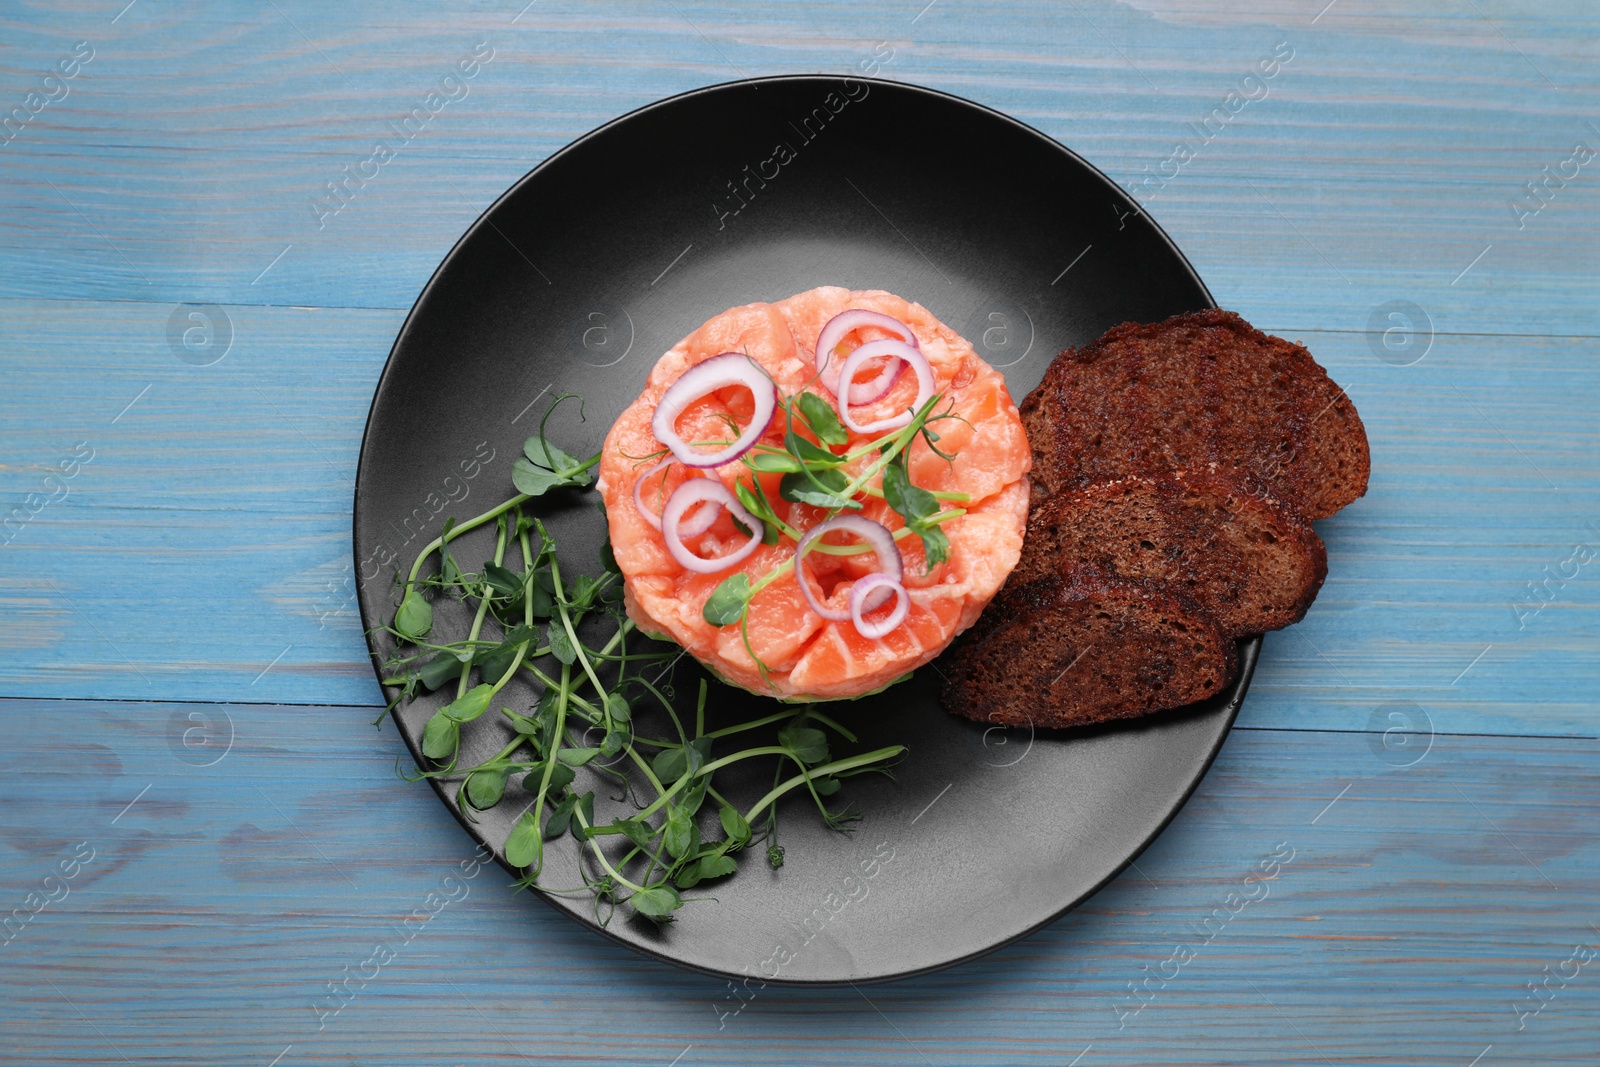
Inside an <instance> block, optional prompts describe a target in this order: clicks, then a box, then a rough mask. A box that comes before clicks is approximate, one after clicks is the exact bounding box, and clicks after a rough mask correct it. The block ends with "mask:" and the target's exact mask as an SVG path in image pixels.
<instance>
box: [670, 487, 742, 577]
mask: <svg viewBox="0 0 1600 1067" xmlns="http://www.w3.org/2000/svg"><path fill="white" fill-rule="evenodd" d="M701 501H712V502H714V503H716V504H720V505H721V506H722V507H724V508H726V509H727V511H728V514H729V515H732V516H733V517H734V518H736V519H738V520H739V522H740V523H741V524H742V525H743V526H744V527H745V528H746V529H748V530H749V531H750V540H748V541H746V542H745V543H744V544H743V545H740V546H739V547H738V548H736V549H734V550H733V551H732V552H730V553H728V554H727V555H726V556H718V557H717V558H716V559H704V558H702V557H700V556H697V555H695V554H694V553H693V552H691V551H689V546H688V545H685V544H684V543H683V535H684V524H683V515H684V512H686V511H688V510H689V509H690V508H692V507H694V506H695V505H696V504H699V503H700V502H701ZM766 529H767V528H766V525H765V524H764V523H762V521H761V520H760V519H758V518H756V517H755V516H754V515H752V514H750V513H749V512H748V511H746V510H745V508H744V505H743V504H741V503H739V499H738V498H737V497H736V496H734V495H733V493H732V491H731V490H729V489H728V487H727V486H725V485H723V484H722V479H720V478H690V479H689V480H688V481H686V482H684V483H683V484H682V485H680V486H678V488H676V489H674V490H673V491H672V495H671V496H669V497H667V506H666V507H664V508H662V509H661V536H662V538H663V539H664V540H665V541H666V542H667V551H668V552H670V553H672V558H673V559H675V560H677V561H678V562H679V563H680V564H681V565H682V566H683V568H684V569H685V570H691V571H694V572H695V573H696V574H716V573H717V572H718V571H725V570H727V569H728V568H729V567H731V566H733V565H734V564H735V563H739V562H741V561H742V560H743V559H744V558H745V557H746V556H748V555H750V553H752V552H754V551H755V550H756V548H757V547H759V546H760V544H761V537H762V535H763V534H764V533H766Z"/></svg>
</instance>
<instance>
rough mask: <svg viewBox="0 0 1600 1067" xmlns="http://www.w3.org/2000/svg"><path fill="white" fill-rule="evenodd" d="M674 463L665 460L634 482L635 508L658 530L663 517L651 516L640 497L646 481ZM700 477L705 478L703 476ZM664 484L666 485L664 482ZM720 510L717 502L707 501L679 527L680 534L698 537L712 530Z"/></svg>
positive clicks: (642, 498)
mask: <svg viewBox="0 0 1600 1067" xmlns="http://www.w3.org/2000/svg"><path fill="white" fill-rule="evenodd" d="M674 462H676V461H675V460H672V459H664V460H662V461H661V462H660V463H657V464H656V465H655V466H654V467H651V468H650V469H649V470H647V471H645V472H644V473H643V474H641V475H639V476H638V477H637V478H635V479H634V480H633V506H634V507H636V508H638V509H639V514H640V515H641V516H643V518H644V521H645V522H648V523H649V524H650V525H651V526H654V527H655V528H656V529H658V530H659V529H661V517H660V516H658V515H652V514H650V509H649V508H647V507H645V506H644V497H643V496H641V495H640V492H641V490H643V489H644V483H645V479H647V478H649V477H650V476H651V475H652V474H654V473H655V472H656V471H658V470H662V469H664V468H665V467H666V466H667V465H668V464H670V463H674ZM700 477H703V475H701V476H700ZM662 484H663V485H665V484H666V483H665V481H664V480H663V483H662ZM670 496H671V494H668V497H669V499H670ZM720 510H721V509H720V508H719V507H718V506H717V504H716V501H713V500H708V501H706V502H705V503H704V504H701V505H700V510H699V511H696V512H695V513H694V514H693V515H691V516H689V518H688V519H687V520H685V521H684V522H683V523H682V524H681V525H679V527H678V533H679V534H680V535H682V536H684V537H696V536H698V535H700V534H703V533H705V532H706V531H707V530H709V529H711V524H712V523H714V522H716V521H717V512H718V511H720Z"/></svg>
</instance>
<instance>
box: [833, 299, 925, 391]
mask: <svg viewBox="0 0 1600 1067" xmlns="http://www.w3.org/2000/svg"><path fill="white" fill-rule="evenodd" d="M863 326H876V327H878V328H879V329H880V330H887V331H889V332H890V333H892V334H895V335H897V336H898V337H899V338H900V340H901V341H903V342H905V343H906V344H908V345H910V346H912V347H913V348H915V347H916V345H917V335H916V334H914V333H912V332H911V327H909V326H907V325H906V324H905V323H903V322H901V321H900V320H899V319H897V318H894V317H893V316H891V315H885V314H883V312H881V311H868V310H867V309H866V308H852V309H850V310H849V311H841V312H839V314H837V315H835V316H834V317H833V318H831V319H829V320H828V322H827V324H826V325H825V326H823V327H822V332H821V333H819V334H818V335H817V352H816V363H817V375H818V378H819V380H820V381H821V382H822V387H823V388H824V389H826V390H827V391H828V392H830V393H832V394H833V395H834V396H838V395H839V377H840V367H841V366H842V362H841V361H840V360H837V359H834V358H833V355H834V352H833V350H834V349H836V348H838V347H839V342H840V341H843V340H844V339H845V335H846V334H848V333H850V331H852V330H859V329H860V328H861V327H863ZM904 370H905V368H904V367H903V366H901V365H900V364H899V363H898V361H896V360H890V361H889V362H888V363H886V364H885V365H884V366H883V367H882V368H881V369H880V370H879V371H878V376H877V377H876V378H873V379H872V380H871V381H867V382H861V383H859V384H857V385H856V387H855V388H856V390H857V391H859V392H860V393H861V395H862V396H863V397H864V398H865V399H858V400H857V401H856V402H857V403H860V404H864V403H866V402H867V401H868V400H876V399H877V398H878V397H880V396H882V395H883V394H884V393H887V392H888V391H889V388H890V387H891V386H893V385H894V383H895V381H896V380H898V379H899V377H900V375H901V374H902V373H904ZM848 380H849V379H846V381H848Z"/></svg>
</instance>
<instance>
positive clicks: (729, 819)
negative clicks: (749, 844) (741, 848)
mask: <svg viewBox="0 0 1600 1067" xmlns="http://www.w3.org/2000/svg"><path fill="white" fill-rule="evenodd" d="M721 814H722V829H723V831H724V832H725V833H727V835H728V840H729V841H734V842H737V843H738V844H741V845H742V844H744V843H745V842H746V841H748V840H750V824H749V823H748V822H746V821H745V818H744V816H743V815H741V814H739V809H737V808H734V807H730V806H729V805H727V804H724V805H723V806H722V813H721Z"/></svg>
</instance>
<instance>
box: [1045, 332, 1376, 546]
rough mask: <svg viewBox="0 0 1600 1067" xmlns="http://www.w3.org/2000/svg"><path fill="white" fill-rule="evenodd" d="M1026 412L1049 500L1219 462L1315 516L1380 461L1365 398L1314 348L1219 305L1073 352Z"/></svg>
mask: <svg viewBox="0 0 1600 1067" xmlns="http://www.w3.org/2000/svg"><path fill="white" fill-rule="evenodd" d="M1022 412H1023V425H1024V426H1025V427H1026V429H1027V432H1028V439H1029V441H1030V442H1031V443H1032V445H1033V451H1034V468H1033V479H1034V487H1035V493H1036V495H1037V498H1039V499H1042V498H1044V497H1047V496H1050V495H1052V494H1054V493H1057V492H1062V491H1070V490H1072V489H1076V488H1081V487H1083V486H1086V485H1092V484H1094V483H1095V482H1099V481H1105V480H1108V479H1112V478H1119V477H1122V476H1123V475H1125V474H1135V473H1146V474H1148V473H1153V472H1155V471H1159V470H1163V469H1173V468H1189V467H1199V466H1204V465H1205V464H1207V463H1215V464H1217V465H1218V466H1219V468H1220V469H1223V470H1225V471H1226V470H1233V471H1237V472H1239V473H1240V474H1242V475H1244V476H1246V477H1247V478H1249V479H1250V480H1252V481H1256V482H1259V483H1261V484H1263V485H1264V486H1266V487H1267V488H1269V489H1270V490H1271V491H1272V492H1273V493H1274V494H1275V495H1276V496H1278V497H1279V498H1280V499H1282V500H1284V501H1285V502H1287V503H1289V504H1290V505H1292V506H1293V507H1295V508H1296V509H1298V510H1299V511H1300V512H1301V513H1302V514H1303V515H1305V516H1306V517H1307V518H1312V519H1319V518H1326V517H1327V516H1329V515H1332V514H1333V513H1334V512H1336V511H1338V510H1339V509H1340V508H1342V507H1344V506H1345V505H1346V504H1348V503H1350V502H1351V501H1352V500H1355V499H1356V498H1357V497H1359V496H1361V495H1362V494H1363V493H1365V492H1366V488H1367V478H1368V474H1369V472H1370V467H1371V457H1370V454H1369V452H1368V448H1367V436H1366V430H1365V428H1364V427H1363V426H1362V425H1361V418H1360V416H1359V415H1357V414H1356V410H1355V405H1353V404H1351V403H1350V399H1349V397H1347V396H1345V395H1344V393H1343V391H1342V390H1341V389H1340V388H1339V387H1338V386H1337V385H1335V384H1334V383H1333V382H1332V381H1331V380H1329V378H1328V376H1327V373H1326V372H1325V371H1324V370H1323V369H1322V367H1321V366H1319V365H1318V364H1317V362H1316V360H1314V359H1312V358H1311V354H1310V353H1309V352H1307V351H1306V350H1305V349H1304V348H1303V347H1301V346H1300V345H1296V344H1292V343H1290V342H1288V341H1285V340H1283V339H1282V338H1279V337H1271V336H1268V335H1267V334H1264V333H1262V332H1261V331H1259V330H1257V329H1255V328H1254V327H1253V326H1251V325H1250V324H1249V323H1248V322H1246V321H1245V320H1244V319H1242V318H1240V317H1239V316H1238V315H1236V314H1234V313H1233V312H1231V311H1223V310H1221V309H1220V308H1213V309H1210V310H1207V311H1196V312H1190V313H1188V314H1184V315H1176V316H1174V317H1172V318H1170V319H1167V320H1166V321H1165V322H1160V323H1154V324H1148V325H1147V324H1140V323H1124V324H1123V325H1121V326H1116V327H1113V328H1112V329H1111V330H1109V331H1107V332H1106V333H1105V335H1104V336H1102V337H1101V338H1100V339H1099V340H1097V341H1095V342H1093V343H1092V344H1089V345H1086V346H1084V347H1083V348H1077V349H1071V348H1069V349H1067V350H1066V351H1064V352H1062V353H1061V354H1060V355H1059V356H1057V357H1056V359H1055V361H1054V362H1053V363H1052V364H1051V365H1050V368H1049V369H1048V370H1047V371H1046V373H1045V377H1044V380H1043V381H1042V382H1041V383H1040V384H1039V387H1038V388H1037V389H1035V390H1034V392H1033V393H1030V394H1029V395H1028V397H1027V398H1026V399H1025V400H1024V401H1023V406H1022Z"/></svg>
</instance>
